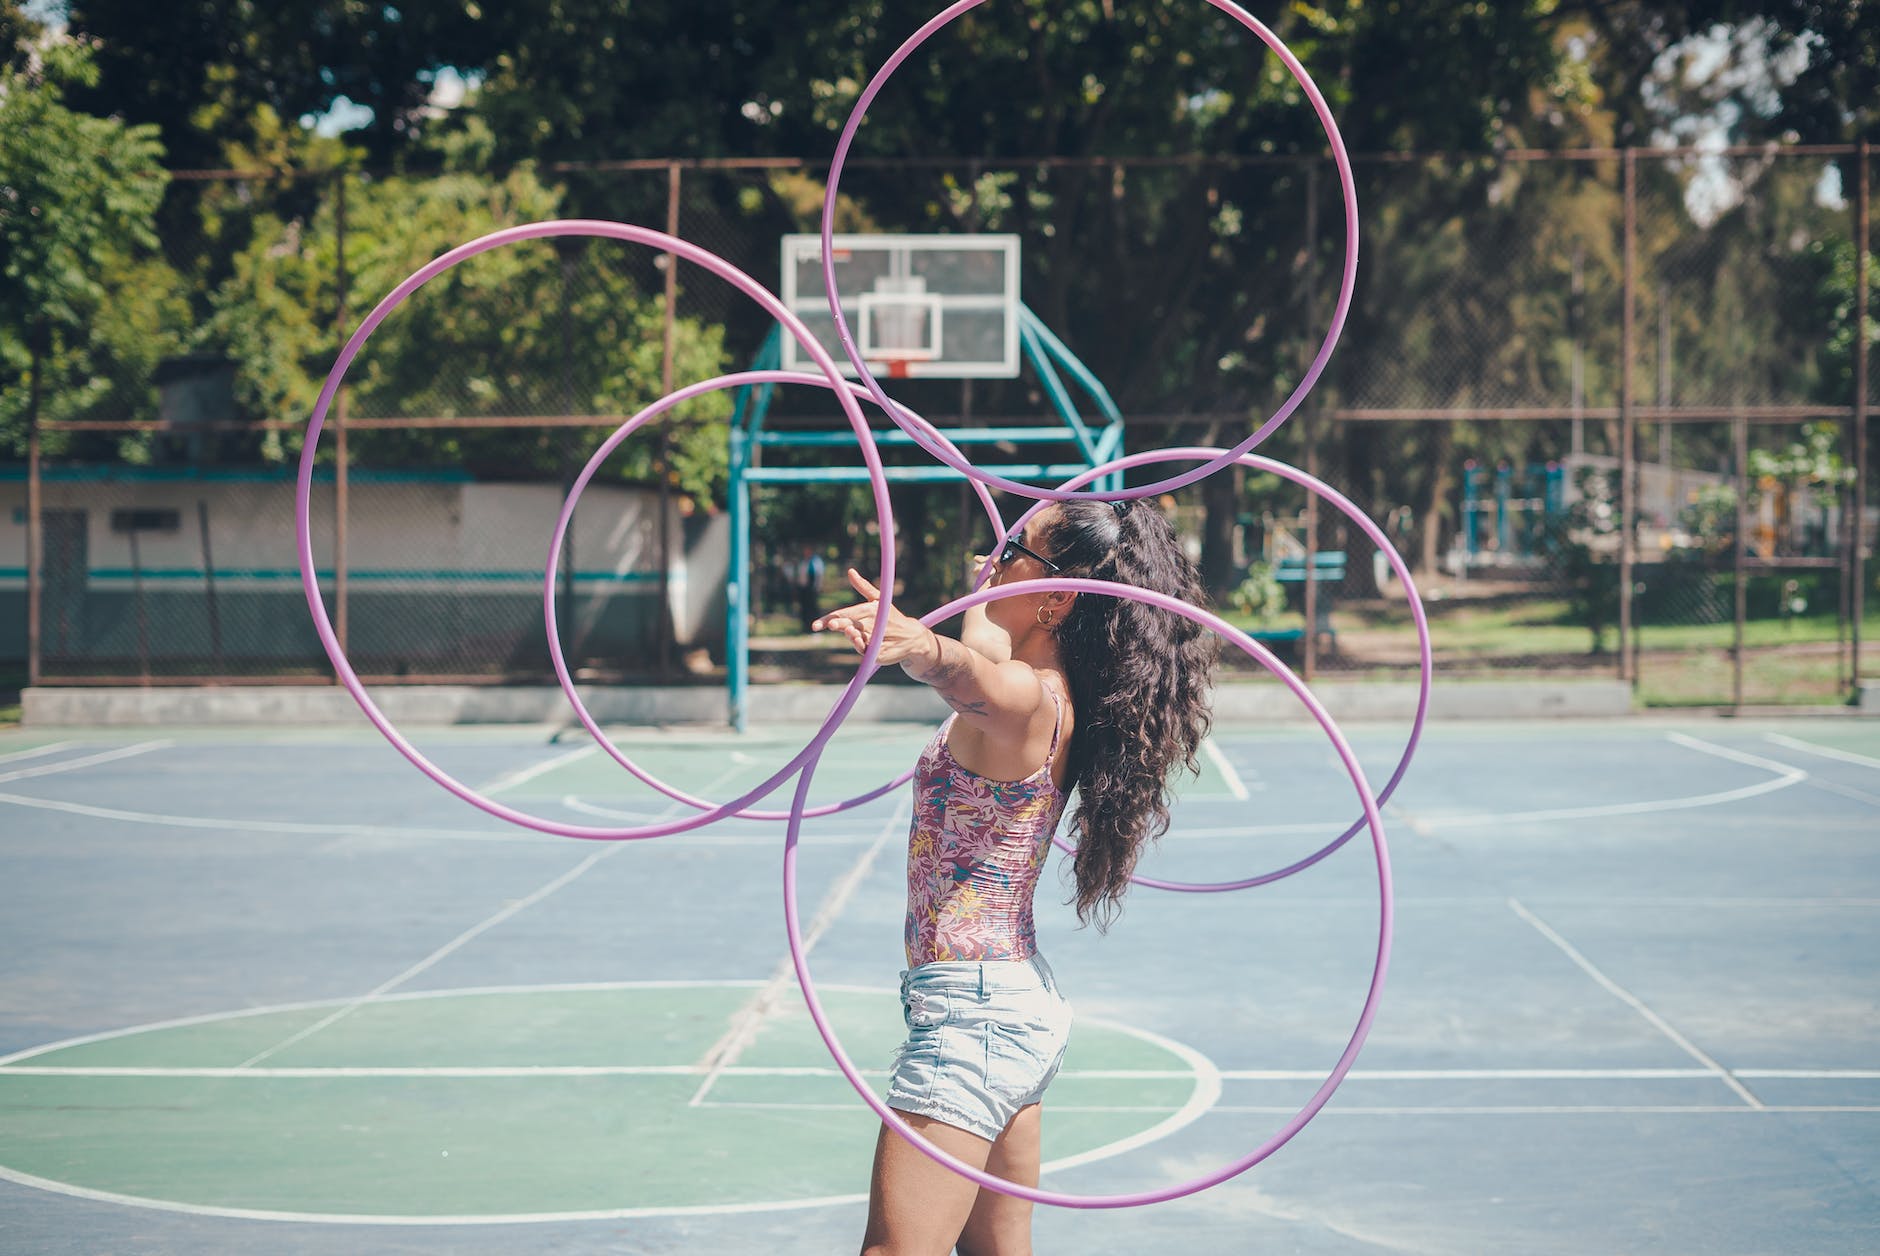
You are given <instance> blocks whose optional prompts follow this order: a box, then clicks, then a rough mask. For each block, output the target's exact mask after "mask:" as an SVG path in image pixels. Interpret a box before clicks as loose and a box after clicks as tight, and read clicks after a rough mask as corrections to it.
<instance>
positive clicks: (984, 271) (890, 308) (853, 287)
mask: <svg viewBox="0 0 1880 1256" xmlns="http://www.w3.org/2000/svg"><path fill="white" fill-rule="evenodd" d="M833 243H834V247H835V269H836V284H837V287H838V288H839V289H840V290H841V293H842V315H843V317H844V318H845V319H847V320H848V324H849V332H850V334H851V335H853V336H854V337H855V345H856V348H858V349H859V350H861V354H862V357H863V360H865V361H866V362H867V363H868V364H869V368H870V369H871V370H873V371H875V372H876V373H877V374H880V375H884V376H892V377H895V378H913V379H922V378H924V379H1011V378H1013V377H1014V376H1016V375H1017V374H1018V367H1019V350H1018V237H1017V236H1015V235H839V236H836V237H835V238H834V241H833ZM782 289H783V290H782V292H781V293H780V295H781V296H782V298H783V303H784V304H785V305H786V306H788V307H789V308H790V310H791V312H792V313H794V314H795V315H796V316H797V317H798V318H801V319H802V320H803V322H804V323H805V324H806V325H808V327H809V329H810V332H811V334H813V335H814V336H815V337H816V339H817V340H818V341H820V342H821V343H822V345H823V347H824V348H826V349H827V350H829V353H830V356H832V357H834V358H835V360H836V365H837V366H839V367H841V368H842V373H843V374H845V375H848V376H851V377H853V376H854V375H855V373H856V372H855V370H854V368H853V367H852V366H850V365H849V360H848V356H847V355H846V354H844V353H843V351H842V345H841V342H840V341H838V340H837V339H836V323H835V319H834V318H832V317H830V314H829V299H828V297H827V296H826V295H825V293H824V291H823V275H822V237H821V236H816V235H787V236H785V237H783V284H782ZM783 365H784V369H786V370H798V371H813V370H815V369H816V366H815V364H814V363H812V362H811V361H810V360H809V355H808V354H806V353H804V352H803V349H802V346H800V345H798V344H797V342H796V338H795V337H793V336H785V337H783Z"/></svg>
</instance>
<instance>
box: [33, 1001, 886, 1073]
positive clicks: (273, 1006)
mask: <svg viewBox="0 0 1880 1256" xmlns="http://www.w3.org/2000/svg"><path fill="white" fill-rule="evenodd" d="M759 984H760V983H759V982H756V981H703V980H700V981H683V980H676V981H569V982H560V983H556V984H551V985H539V986H521V985H508V986H458V987H453V988H451V989H448V990H400V991H397V992H395V993H393V994H387V995H385V996H383V997H382V998H380V999H378V1000H377V1001H378V1002H380V1003H409V1002H414V1001H416V1000H419V999H459V998H469V997H476V996H481V995H492V994H586V993H592V992H597V991H620V990H691V989H701V990H704V989H711V990H718V989H724V990H748V989H750V988H752V987H753V986H756V985H759ZM828 989H832V990H845V991H850V992H851V993H853V992H855V991H853V990H852V989H851V988H850V987H847V986H830V987H828ZM864 992H865V993H874V991H873V990H867V991H864ZM350 1002H352V999H351V998H344V999H307V1000H303V1001H301V1002H296V1003H270V1004H267V1005H266V1006H263V1007H245V1008H239V1009H237V1010H235V1011H232V1012H230V1011H224V1012H205V1013H202V1014H201V1015H198V1016H179V1017H175V1018H173V1019H171V1020H161V1021H147V1022H145V1023H144V1024H141V1025H131V1026H128V1027H126V1028H121V1029H107V1030H104V1031H102V1032H100V1033H95V1034H81V1035H80V1036H79V1037H76V1038H61V1039H60V1040H59V1041H57V1042H48V1043H44V1044H42V1045H40V1046H37V1047H28V1048H26V1049H25V1050H24V1051H15V1052H14V1053H13V1054H11V1055H4V1056H0V1068H4V1067H5V1066H6V1065H9V1064H12V1063H14V1062H15V1061H18V1060H30V1059H34V1058H35V1057H38V1056H42V1055H49V1054H51V1053H52V1052H54V1051H63V1050H65V1049H66V1048H67V1047H86V1046H90V1045H91V1044H92V1043H94V1042H109V1041H111V1040H112V1039H114V1038H130V1037H134V1036H136V1035H138V1034H147V1033H153V1032H155V1031H156V1030H159V1029H188V1028H192V1027H194V1026H197V1025H210V1024H214V1023H216V1022H218V1021H232V1020H245V1019H247V1018H249V1017H251V1016H273V1015H275V1014H277V1013H280V1012H312V1011H317V1010H319V1009H320V1008H327V1007H339V1006H341V1005H343V1004H346V1003H350Z"/></svg>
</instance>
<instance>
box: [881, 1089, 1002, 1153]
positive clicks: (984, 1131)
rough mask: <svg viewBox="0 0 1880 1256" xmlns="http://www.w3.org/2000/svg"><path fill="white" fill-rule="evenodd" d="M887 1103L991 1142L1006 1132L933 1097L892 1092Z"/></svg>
mask: <svg viewBox="0 0 1880 1256" xmlns="http://www.w3.org/2000/svg"><path fill="white" fill-rule="evenodd" d="M887 1103H888V1106H889V1107H890V1108H892V1109H894V1110H895V1111H896V1112H899V1113H902V1114H903V1115H906V1116H925V1117H931V1118H933V1119H934V1120H936V1121H944V1122H945V1123H946V1124H948V1125H951V1126H952V1127H953V1128H954V1129H957V1130H964V1131H966V1132H967V1133H968V1134H973V1135H976V1136H977V1137H979V1138H983V1139H985V1140H986V1141H987V1142H989V1143H996V1142H997V1141H999V1135H1001V1134H1003V1133H1005V1131H1004V1130H1003V1129H996V1130H995V1129H993V1128H992V1126H991V1124H990V1123H989V1122H987V1121H985V1120H982V1119H980V1118H977V1117H974V1116H972V1115H970V1114H968V1113H965V1112H962V1111H960V1110H959V1109H958V1108H955V1107H953V1106H951V1105H950V1104H944V1103H936V1102H935V1101H933V1100H932V1099H915V1098H913V1097H911V1096H907V1095H894V1094H891V1095H889V1096H888V1099H887Z"/></svg>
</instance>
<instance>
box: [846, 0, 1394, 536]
mask: <svg viewBox="0 0 1880 1256" xmlns="http://www.w3.org/2000/svg"><path fill="white" fill-rule="evenodd" d="M984 3H986V0H955V3H953V4H951V5H949V6H948V7H947V8H946V9H944V10H942V11H941V12H939V13H937V14H935V15H934V16H933V17H931V18H929V19H928V20H927V22H926V24H925V25H923V26H922V27H921V28H920V29H919V30H917V31H915V32H914V33H913V34H912V35H910V36H908V38H907V41H906V42H905V43H903V44H902V45H901V46H900V47H899V48H897V49H895V50H894V54H893V55H892V56H890V57H889V58H888V59H887V61H886V62H884V63H883V64H882V67H881V68H880V69H879V70H877V71H875V74H874V77H873V78H871V79H869V80H868V86H866V87H864V88H863V89H862V94H861V95H860V96H859V97H858V98H857V99H856V101H855V107H854V108H853V109H851V110H850V111H849V117H848V121H847V123H845V124H844V125H843V128H842V136H841V138H840V139H838V140H837V141H836V151H835V157H834V158H833V159H832V160H831V161H830V163H829V181H828V186H827V188H826V189H825V190H824V193H823V213H822V271H823V289H824V291H825V292H826V293H827V294H828V297H829V312H830V313H831V314H832V315H834V316H835V321H836V334H837V336H838V337H840V338H841V341H842V349H843V352H845V353H846V354H848V358H849V362H850V363H851V364H852V365H853V366H854V367H855V370H856V372H857V373H858V374H859V376H860V379H861V382H862V384H863V385H864V386H865V387H866V388H867V389H868V391H869V394H870V395H871V396H873V397H874V398H875V400H876V401H877V402H879V403H880V404H881V407H882V409H883V410H884V411H885V412H886V413H887V415H888V417H889V418H890V419H892V420H893V421H894V422H895V423H896V424H898V425H900V426H901V427H902V429H903V430H904V431H906V432H907V433H908V435H909V436H910V437H912V438H913V440H914V443H915V444H917V445H919V446H920V447H921V448H923V449H925V450H926V451H927V452H928V453H930V454H932V455H933V456H934V457H935V458H938V459H939V460H940V461H941V462H944V463H945V464H946V465H947V466H949V467H952V468H953V469H954V470H955V471H958V472H959V473H960V474H961V475H964V476H966V477H968V478H969V479H971V480H974V481H975V482H978V483H982V484H989V485H991V486H992V487H994V488H998V489H1003V490H1005V491H1006V492H1008V493H1014V494H1017V495H1018V496H1020V497H1029V498H1038V499H1041V500H1045V501H1068V500H1070V499H1071V498H1072V497H1075V496H1085V497H1098V498H1101V499H1103V500H1105V501H1110V500H1117V499H1122V498H1136V497H1148V496H1151V495H1153V494H1156V493H1166V492H1170V491H1172V490H1174V489H1178V488H1182V487H1183V486H1185V485H1189V484H1193V483H1194V482H1195V481H1197V480H1200V479H1204V478H1205V477H1207V476H1209V475H1211V474H1213V473H1214V472H1216V471H1219V470H1220V469H1221V468H1223V467H1225V466H1227V465H1228V464H1229V463H1231V462H1232V461H1233V460H1234V459H1235V458H1238V457H1239V456H1240V455H1242V454H1244V453H1246V452H1248V451H1249V450H1251V449H1252V448H1253V447H1254V446H1255V445H1258V444H1259V443H1260V442H1261V441H1263V440H1265V439H1266V438H1267V436H1269V435H1270V434H1271V433H1272V432H1273V431H1274V429H1276V428H1277V427H1279V425H1280V424H1282V423H1284V422H1285V421H1286V420H1287V419H1289V418H1291V417H1292V414H1293V411H1295V410H1297V409H1298V408H1299V405H1300V403H1301V402H1303V401H1304V400H1305V399H1306V395H1307V394H1308V393H1310V392H1311V391H1312V389H1313V388H1314V387H1315V386H1316V385H1317V384H1318V382H1319V376H1320V375H1321V374H1322V373H1324V370H1325V364H1326V363H1327V362H1329V361H1330V360H1331V356H1332V350H1333V349H1334V348H1336V347H1337V345H1338V337H1339V335H1340V333H1341V332H1343V330H1344V327H1345V316H1346V314H1347V313H1348V312H1349V311H1350V309H1351V294H1352V290H1353V288H1354V286H1355V285H1356V283H1357V278H1358V193H1357V188H1356V185H1355V183H1354V181H1353V179H1352V174H1351V159H1350V158H1349V156H1347V155H1346V153H1345V141H1344V138H1343V137H1342V136H1340V135H1339V133H1338V123H1337V122H1336V120H1335V119H1333V117H1332V110H1331V106H1329V105H1327V104H1326V103H1325V97H1324V96H1323V95H1321V94H1320V92H1319V89H1318V86H1317V85H1316V84H1315V83H1313V81H1312V76H1311V75H1310V74H1307V73H1306V68H1305V66H1303V65H1301V64H1300V63H1299V59H1298V58H1297V57H1295V56H1294V55H1293V54H1292V51H1291V50H1290V49H1289V48H1287V47H1286V45H1285V43H1284V42H1283V41H1282V40H1281V39H1280V37H1279V36H1278V35H1275V34H1274V33H1273V32H1272V31H1270V30H1268V29H1267V28H1266V27H1265V26H1264V25H1262V24H1261V22H1260V21H1259V19H1258V18H1256V17H1254V16H1253V15H1252V14H1251V13H1249V12H1247V11H1246V10H1245V9H1243V8H1241V7H1240V6H1239V5H1238V4H1235V3H1233V0H1207V3H1208V4H1210V5H1212V6H1214V7H1215V8H1216V9H1219V10H1220V11H1221V12H1222V13H1225V14H1226V15H1227V16H1229V17H1231V18H1233V19H1234V20H1235V21H1236V22H1238V23H1240V24H1241V25H1242V26H1244V27H1246V28H1247V29H1248V30H1250V31H1252V32H1253V33H1254V34H1255V35H1257V36H1258V37H1259V38H1260V40H1261V42H1263V43H1264V44H1266V46H1267V47H1268V48H1270V49H1272V51H1273V54H1274V55H1275V56H1277V57H1278V58H1279V59H1280V61H1281V62H1282V63H1284V64H1285V66H1286V68H1287V70H1289V71H1290V72H1291V73H1292V76H1293V78H1294V79H1295V80H1296V81H1297V82H1298V84H1299V87H1300V90H1302V91H1303V92H1304V93H1305V95H1306V99H1307V100H1309V101H1310V102H1311V104H1312V109H1313V112H1314V113H1316V114H1317V115H1318V117H1319V122H1320V123H1321V124H1322V125H1323V126H1324V128H1325V138H1326V140H1327V142H1328V143H1329V144H1330V146H1331V150H1332V161H1333V164H1334V165H1335V166H1336V167H1337V168H1338V186H1339V190H1340V192H1341V194H1342V196H1343V200H1344V205H1345V264H1344V267H1343V270H1342V271H1341V272H1340V276H1339V281H1338V301H1337V303H1336V305H1335V306H1334V307H1333V310H1332V321H1331V325H1330V327H1329V328H1328V329H1327V330H1326V333H1325V339H1324V341H1323V342H1321V343H1320V345H1319V351H1318V353H1317V354H1316V355H1315V356H1314V357H1313V359H1312V364H1311V366H1310V367H1309V368H1307V370H1306V373H1305V376H1304V377H1303V378H1302V379H1300V381H1299V384H1298V386H1297V387H1295V388H1294V389H1293V391H1292V395H1291V396H1289V397H1287V398H1286V400H1285V402H1284V403H1283V404H1282V405H1281V406H1280V408H1279V409H1277V410H1275V411H1274V412H1273V414H1272V417H1270V418H1268V419H1267V420H1266V421H1265V422H1264V423H1262V424H1260V426H1259V427H1258V428H1256V429H1255V430H1254V432H1253V434H1252V435H1251V436H1249V437H1247V439H1245V440H1243V441H1241V442H1240V443H1239V444H1238V445H1235V446H1234V447H1233V448H1232V449H1230V450H1227V451H1225V452H1224V453H1221V454H1220V455H1218V456H1215V457H1212V458H1210V459H1209V460H1208V461H1207V463H1206V465H1204V466H1199V467H1196V468H1194V469H1193V470H1191V471H1184V472H1182V473H1181V474H1180V475H1177V476H1172V477H1170V478H1169V479H1166V480H1160V481H1157V482H1156V483H1154V484H1145V485H1139V486H1137V487H1135V488H1131V489H1125V490H1121V491H1116V492H1105V493H1085V494H1075V493H1072V492H1071V491H1069V490H1067V489H1063V488H1055V489H1054V488H1041V487H1039V486H1037V485H1033V484H1024V483H1020V482H1019V481H1017V480H1008V479H1006V478H1005V477H1004V476H1000V475H994V474H992V473H991V472H987V471H981V470H980V469H979V468H977V467H975V466H973V465H972V464H971V463H970V462H968V461H967V460H966V459H965V458H964V457H962V456H960V455H959V454H958V453H957V452H949V451H948V450H946V449H944V448H941V447H940V446H939V445H937V444H934V443H932V442H930V441H928V440H926V439H924V434H923V433H922V432H920V431H919V430H917V429H915V428H912V427H908V426H907V425H906V424H903V423H901V419H900V414H899V412H898V411H897V409H896V408H895V406H894V405H893V403H891V402H890V401H889V399H888V394H887V392H886V391H885V390H883V388H882V386H881V381H880V380H878V379H876V378H875V375H874V372H872V371H870V370H869V369H868V363H866V362H864V361H863V360H862V354H861V350H860V349H858V348H857V347H856V344H855V337H854V335H853V334H852V333H851V332H850V331H849V324H848V320H847V319H846V318H845V317H844V316H843V313H842V293H841V291H840V290H839V289H838V288H837V286H836V269H835V216H836V198H837V195H838V194H839V192H840V190H841V186H842V168H843V165H844V164H845V163H846V162H847V161H848V156H849V147H850V145H852V144H853V143H854V141H855V133H856V132H857V131H858V130H859V129H860V128H861V125H862V119H863V118H864V117H865V116H866V115H867V113H868V107H869V106H870V105H871V104H873V103H874V100H875V97H876V95H877V94H879V93H880V91H881V89H882V87H883V86H884V85H885V84H886V83H887V81H888V79H889V78H890V77H892V76H893V74H894V72H895V71H896V70H897V69H899V68H900V67H901V63H902V62H904V61H906V60H907V59H908V57H909V56H911V55H912V54H913V52H914V50H915V49H917V48H919V47H920V46H921V45H922V44H924V43H926V42H927V40H928V39H929V38H931V37H932V36H933V34H934V33H935V32H936V31H938V30H940V29H941V28H943V27H945V26H948V25H950V24H951V23H952V22H953V20H954V19H955V18H957V17H959V16H960V15H961V14H963V13H967V12H969V11H971V10H973V9H976V8H978V7H979V6H980V5H982V4H984ZM819 365H820V363H819Z"/></svg>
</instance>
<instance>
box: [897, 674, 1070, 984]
mask: <svg viewBox="0 0 1880 1256" xmlns="http://www.w3.org/2000/svg"><path fill="white" fill-rule="evenodd" d="M1047 692H1050V691H1049V690H1048V689H1047ZM1051 701H1052V702H1053V703H1054V704H1055V705H1056V707H1057V717H1056V723H1055V725H1054V726H1053V727H1052V729H1051V749H1050V751H1049V752H1048V753H1047V754H1046V755H1045V760H1044V766H1043V767H1041V768H1039V769H1038V770H1037V771H1036V772H1033V773H1032V774H1031V775H1030V776H1028V777H1026V778H1025V779H1024V780H1022V781H995V780H991V779H990V778H988V777H984V776H981V775H979V774H978V773H977V772H973V771H970V770H969V769H967V768H966V767H964V766H962V765H961V764H960V762H959V760H957V759H955V758H954V757H953V752H952V751H951V750H950V749H948V747H947V734H948V733H950V732H952V731H953V718H949V719H948V720H947V722H946V723H944V724H942V725H941V726H940V731H939V732H938V733H936V734H934V738H933V740H932V741H930V742H928V743H927V748H926V749H925V750H923V751H921V755H920V762H919V764H918V765H917V766H916V767H915V770H914V820H913V825H912V827H911V828H910V830H909V832H908V837H907V924H906V945H907V965H908V967H909V968H913V967H915V966H916V965H919V964H929V963H933V962H934V961H936V960H987V959H1030V958H1031V957H1032V955H1033V954H1035V953H1036V952H1037V950H1038V941H1037V934H1036V932H1035V930H1034V928H1033V925H1032V916H1031V900H1032V891H1033V890H1034V889H1036V888H1037V885H1038V874H1039V872H1040V871H1041V870H1042V869H1043V867H1044V858H1045V853H1046V852H1047V851H1048V850H1049V849H1050V847H1051V835H1052V833H1054V832H1055V831H1056V830H1057V824H1058V819H1059V818H1060V817H1061V816H1062V815H1063V814H1064V802H1065V794H1064V791H1063V790H1062V789H1059V788H1058V785H1057V782H1056V781H1054V780H1052V779H1051V764H1052V762H1053V761H1054V760H1055V759H1056V758H1057V748H1058V735H1059V733H1060V731H1061V730H1062V729H1063V727H1064V704H1063V703H1062V702H1060V701H1059V699H1058V696H1057V694H1055V693H1052V694H1051Z"/></svg>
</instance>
